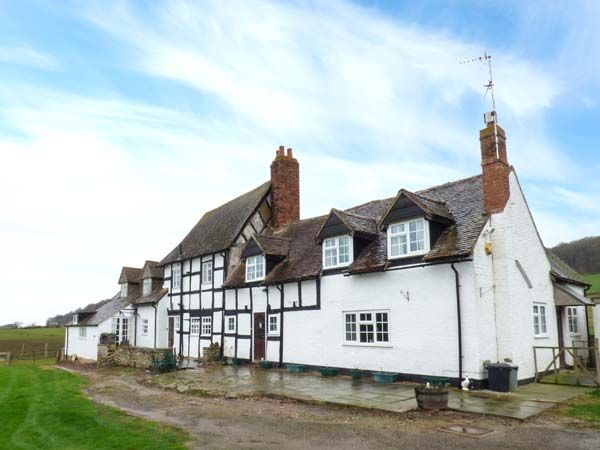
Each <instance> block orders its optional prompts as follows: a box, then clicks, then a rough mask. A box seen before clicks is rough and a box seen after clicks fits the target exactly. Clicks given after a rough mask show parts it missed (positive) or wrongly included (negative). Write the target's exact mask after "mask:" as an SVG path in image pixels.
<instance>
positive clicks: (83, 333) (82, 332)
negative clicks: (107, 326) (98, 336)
mask: <svg viewBox="0 0 600 450" xmlns="http://www.w3.org/2000/svg"><path fill="white" fill-rule="evenodd" d="M86 336H87V328H86V327H79V337H80V338H81V339H85V338H86Z"/></svg>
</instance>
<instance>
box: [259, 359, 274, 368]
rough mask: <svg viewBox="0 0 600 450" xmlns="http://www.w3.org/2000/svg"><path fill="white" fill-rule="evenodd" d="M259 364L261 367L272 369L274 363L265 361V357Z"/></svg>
mask: <svg viewBox="0 0 600 450" xmlns="http://www.w3.org/2000/svg"><path fill="white" fill-rule="evenodd" d="M258 365H259V366H260V368H261V369H270V368H271V367H273V363H272V362H271V361H265V360H264V359H263V360H261V361H259V363H258Z"/></svg>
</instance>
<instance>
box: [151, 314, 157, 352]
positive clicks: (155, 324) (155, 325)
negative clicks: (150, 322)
mask: <svg viewBox="0 0 600 450" xmlns="http://www.w3.org/2000/svg"><path fill="white" fill-rule="evenodd" d="M152 307H153V308H154V348H156V328H157V327H158V323H156V305H155V304H154V303H153V304H152Z"/></svg>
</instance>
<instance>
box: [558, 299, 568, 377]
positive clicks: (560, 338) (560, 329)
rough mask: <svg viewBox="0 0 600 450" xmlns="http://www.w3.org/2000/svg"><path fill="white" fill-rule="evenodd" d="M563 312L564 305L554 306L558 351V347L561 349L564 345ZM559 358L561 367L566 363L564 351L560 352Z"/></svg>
mask: <svg viewBox="0 0 600 450" xmlns="http://www.w3.org/2000/svg"><path fill="white" fill-rule="evenodd" d="M564 312H565V307H564V306H557V307H556V321H557V324H556V326H557V327H558V347H559V351H560V349H562V348H563V347H564V346H565V337H564V330H563V314H564ZM559 360H560V365H561V367H562V366H566V365H567V360H566V358H565V353H564V352H562V353H561V354H560V357H559Z"/></svg>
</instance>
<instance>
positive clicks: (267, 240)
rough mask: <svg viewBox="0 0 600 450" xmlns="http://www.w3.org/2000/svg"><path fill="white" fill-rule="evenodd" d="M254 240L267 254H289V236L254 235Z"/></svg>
mask: <svg viewBox="0 0 600 450" xmlns="http://www.w3.org/2000/svg"><path fill="white" fill-rule="evenodd" d="M254 240H255V241H256V243H257V244H258V246H259V247H260V248H261V250H262V251H263V252H264V253H265V255H276V256H287V255H288V253H289V251H290V242H291V239H289V238H280V237H276V236H265V235H254Z"/></svg>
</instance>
